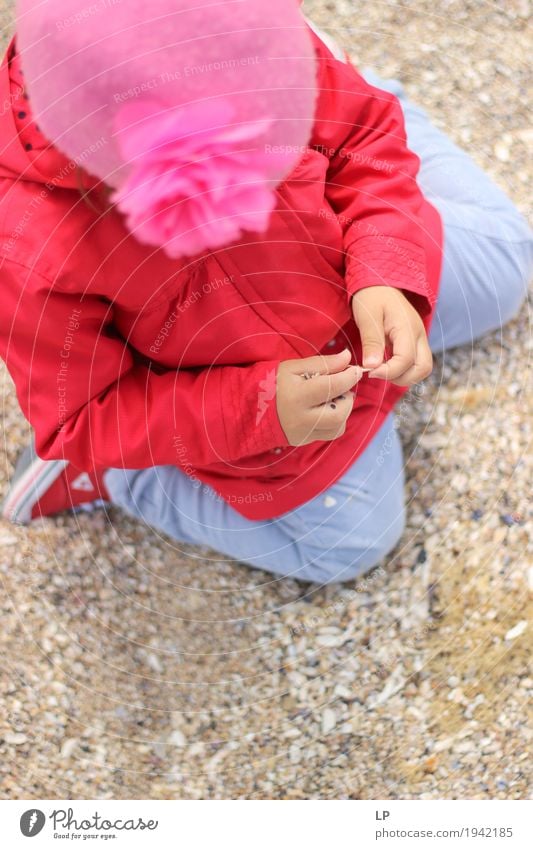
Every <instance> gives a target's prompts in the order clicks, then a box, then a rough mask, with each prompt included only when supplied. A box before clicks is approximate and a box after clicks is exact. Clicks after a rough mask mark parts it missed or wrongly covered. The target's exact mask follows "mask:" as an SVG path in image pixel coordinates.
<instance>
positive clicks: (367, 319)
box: [357, 309, 385, 368]
mask: <svg viewBox="0 0 533 849" xmlns="http://www.w3.org/2000/svg"><path fill="white" fill-rule="evenodd" d="M357 326H358V328H359V333H360V335H361V343H362V346H363V366H364V367H365V368H373V367H375V368H377V367H378V366H380V365H381V363H382V362H383V358H384V356H385V331H384V328H383V312H382V310H381V309H380V310H379V311H378V312H377V314H376V312H369V311H364V310H362V309H360V310H359V311H358V314H357Z"/></svg>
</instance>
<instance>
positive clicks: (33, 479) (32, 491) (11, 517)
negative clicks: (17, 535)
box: [1, 444, 68, 525]
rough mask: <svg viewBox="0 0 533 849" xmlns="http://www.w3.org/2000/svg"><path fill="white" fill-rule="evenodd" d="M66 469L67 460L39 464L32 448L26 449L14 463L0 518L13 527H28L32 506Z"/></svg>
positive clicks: (46, 461) (30, 446)
mask: <svg viewBox="0 0 533 849" xmlns="http://www.w3.org/2000/svg"><path fill="white" fill-rule="evenodd" d="M66 466H68V460H41V458H40V457H37V455H36V453H35V448H34V446H33V444H31V445H28V447H27V448H25V449H24V451H23V452H22V454H21V455H20V457H19V459H18V461H17V465H16V467H15V473H14V475H13V478H12V481H11V485H10V487H9V491H8V493H7V495H6V498H5V500H4V502H3V504H2V508H1V515H2V518H3V519H6V520H7V521H8V522H13V523H14V524H16V525H28V524H29V523H30V522H31V518H32V516H31V513H32V510H33V507H34V505H35V504H37V502H38V501H39V499H40V498H42V496H43V495H44V493H45V492H46V490H47V489H49V488H50V487H51V486H52V484H53V483H54V482H55V481H56V480H57V479H58V477H59V476H60V474H61V473H62V471H63V470H64V469H65V467H66Z"/></svg>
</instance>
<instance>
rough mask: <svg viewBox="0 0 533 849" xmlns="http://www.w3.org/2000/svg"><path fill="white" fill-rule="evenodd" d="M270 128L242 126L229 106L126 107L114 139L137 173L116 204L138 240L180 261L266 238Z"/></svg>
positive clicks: (270, 201)
mask: <svg viewBox="0 0 533 849" xmlns="http://www.w3.org/2000/svg"><path fill="white" fill-rule="evenodd" d="M270 124H271V121H270V120H258V121H255V122H250V121H249V122H246V123H238V121H237V120H236V118H235V114H234V109H233V108H232V106H231V104H230V103H229V102H228V101H224V100H217V101H214V102H212V103H211V102H206V101H203V102H202V103H192V104H188V105H186V106H181V107H179V108H175V109H169V108H168V107H166V106H164V105H162V104H161V103H156V102H154V101H140V102H135V103H129V104H126V105H125V106H123V108H122V109H121V110H120V112H119V113H118V115H117V118H116V121H115V127H116V134H115V139H116V142H117V146H118V148H119V150H120V153H121V156H122V158H123V160H124V162H125V163H126V164H127V165H128V166H129V167H130V170H129V173H128V174H127V177H126V179H125V181H124V182H123V183H122V185H121V186H120V188H119V189H117V190H116V191H115V192H114V194H113V196H112V200H113V201H114V202H115V203H116V204H117V206H118V208H119V210H120V211H121V212H122V213H123V214H124V215H125V217H126V220H127V224H128V227H129V229H130V230H132V231H133V232H134V234H135V236H136V238H137V239H138V240H139V241H141V242H143V243H147V244H151V245H158V246H162V247H163V249H164V250H165V251H166V253H167V254H168V255H169V256H171V257H173V258H176V257H180V256H191V255H194V254H197V253H200V252H203V251H205V250H213V249H215V248H218V247H221V246H222V245H226V244H228V243H230V242H232V241H235V240H236V239H237V238H238V237H239V236H240V235H241V233H242V231H243V230H251V231H255V232H264V231H265V230H266V228H267V226H268V221H269V217H270V213H271V212H272V210H273V208H274V206H275V194H274V188H275V185H274V182H273V181H272V178H269V177H268V176H267V175H268V173H269V172H270V173H272V159H271V157H270V161H269V166H270V167H269V168H267V159H268V156H269V155H267V153H266V151H265V133H266V132H267V131H268V129H269V127H270Z"/></svg>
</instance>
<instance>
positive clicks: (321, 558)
mask: <svg viewBox="0 0 533 849" xmlns="http://www.w3.org/2000/svg"><path fill="white" fill-rule="evenodd" d="M373 518H374V521H373V522H372V527H371V528H366V527H365V530H364V534H362V533H361V529H358V530H357V531H356V532H354V534H353V536H351V537H348V538H347V539H341V540H339V542H338V545H334V546H331V547H330V548H329V549H328V550H326V551H320V550H317V546H316V545H306V544H305V542H302V543H301V544H300V546H301V554H302V559H303V560H304V567H303V569H302V570H301V571H300V572H299V574H298V575H294V576H293V577H296V578H299V579H300V580H305V581H311V582H313V583H318V584H336V583H346V582H348V581H355V580H357V579H358V578H362V577H363V576H364V575H366V573H367V572H369V571H370V570H371V569H374V568H375V567H376V566H378V565H379V564H380V563H381V562H382V561H383V559H384V558H385V557H387V556H388V555H389V554H390V552H391V551H392V550H393V549H394V548H395V546H396V545H397V544H398V542H399V541H400V538H401V536H402V534H403V532H404V529H405V510H404V508H403V505H395V509H394V511H393V512H389V511H388V510H386V509H385V510H383V511H382V512H381V513H380V514H379V519H377V520H376V518H375V517H373Z"/></svg>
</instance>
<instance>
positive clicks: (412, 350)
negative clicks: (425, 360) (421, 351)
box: [369, 327, 417, 381]
mask: <svg viewBox="0 0 533 849" xmlns="http://www.w3.org/2000/svg"><path fill="white" fill-rule="evenodd" d="M392 342H393V348H392V357H391V358H390V360H387V362H386V363H383V365H381V366H379V368H377V369H374V370H373V371H371V372H370V374H369V377H372V378H374V377H379V378H381V379H382V380H390V381H394V380H397V379H398V378H399V377H400V375H402V374H403V373H404V372H406V371H407V370H408V369H410V368H411V367H412V366H413V365H414V363H415V362H416V345H417V338H416V337H415V336H414V335H413V331H412V330H411V328H409V327H408V328H405V329H404V330H402V331H400V332H396V334H395V338H394V339H393V340H392Z"/></svg>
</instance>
